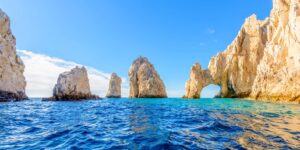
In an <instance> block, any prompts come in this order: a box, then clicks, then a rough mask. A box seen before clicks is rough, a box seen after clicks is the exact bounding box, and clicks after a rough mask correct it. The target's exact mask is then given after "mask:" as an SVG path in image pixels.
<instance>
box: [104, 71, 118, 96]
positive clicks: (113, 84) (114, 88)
mask: <svg viewBox="0 0 300 150" xmlns="http://www.w3.org/2000/svg"><path fill="white" fill-rule="evenodd" d="M121 83H122V79H121V78H120V77H119V76H118V75H117V74H116V73H112V74H111V77H110V81H109V88H108V91H107V94H106V97H107V98H121Z"/></svg>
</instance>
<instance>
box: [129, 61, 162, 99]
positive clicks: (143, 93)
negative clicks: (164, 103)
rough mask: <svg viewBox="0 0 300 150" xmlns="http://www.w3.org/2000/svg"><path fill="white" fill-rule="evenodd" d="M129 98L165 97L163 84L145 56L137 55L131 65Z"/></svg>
mask: <svg viewBox="0 0 300 150" xmlns="http://www.w3.org/2000/svg"><path fill="white" fill-rule="evenodd" d="M128 75H129V77H130V93H129V97H130V98H165V97H167V93H166V89H165V85H164V83H163V81H162V80H161V79H160V76H159V75H158V73H157V72H156V70H155V68H154V66H153V65H152V64H151V63H150V62H149V61H148V59H147V58H145V57H139V58H138V59H136V60H135V61H134V62H133V64H132V65H131V67H130V69H129V73H128Z"/></svg>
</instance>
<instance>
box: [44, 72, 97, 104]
mask: <svg viewBox="0 0 300 150" xmlns="http://www.w3.org/2000/svg"><path fill="white" fill-rule="evenodd" d="M86 99H99V97H98V96H95V95H92V94H91V90H90V83H89V79H88V74H87V70H86V69H85V68H84V67H82V68H79V67H75V68H74V69H72V70H71V71H68V72H64V73H62V74H60V75H59V77H58V80H57V84H56V85H55V87H54V89H53V97H52V98H49V99H45V100H86Z"/></svg>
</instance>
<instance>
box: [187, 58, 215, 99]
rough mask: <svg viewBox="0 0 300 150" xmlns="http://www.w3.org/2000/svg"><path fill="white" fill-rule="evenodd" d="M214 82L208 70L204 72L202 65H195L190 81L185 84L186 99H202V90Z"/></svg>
mask: <svg viewBox="0 0 300 150" xmlns="http://www.w3.org/2000/svg"><path fill="white" fill-rule="evenodd" d="M212 82H213V81H212V80H211V76H210V73H209V71H208V70H202V69H201V65H200V64H198V63H196V64H194V65H193V67H192V69H191V73H190V79H189V80H188V81H187V82H186V84H185V96H184V98H195V99H197V98H200V93H201V91H202V89H203V88H204V87H206V86H208V85H209V84H211V83H212Z"/></svg>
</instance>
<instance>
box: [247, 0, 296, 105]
mask: <svg viewBox="0 0 300 150" xmlns="http://www.w3.org/2000/svg"><path fill="white" fill-rule="evenodd" d="M273 3H274V8H273V10H272V12H271V16H270V19H269V23H268V26H267V30H266V31H267V38H268V39H267V43H266V47H265V49H264V51H263V52H264V53H263V58H262V59H261V62H260V64H259V65H258V67H257V72H258V73H257V76H256V78H255V81H254V85H253V91H252V93H251V95H250V96H251V97H252V98H256V99H272V100H289V101H298V102H300V13H299V12H300V1H299V0H274V1H273Z"/></svg>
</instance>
